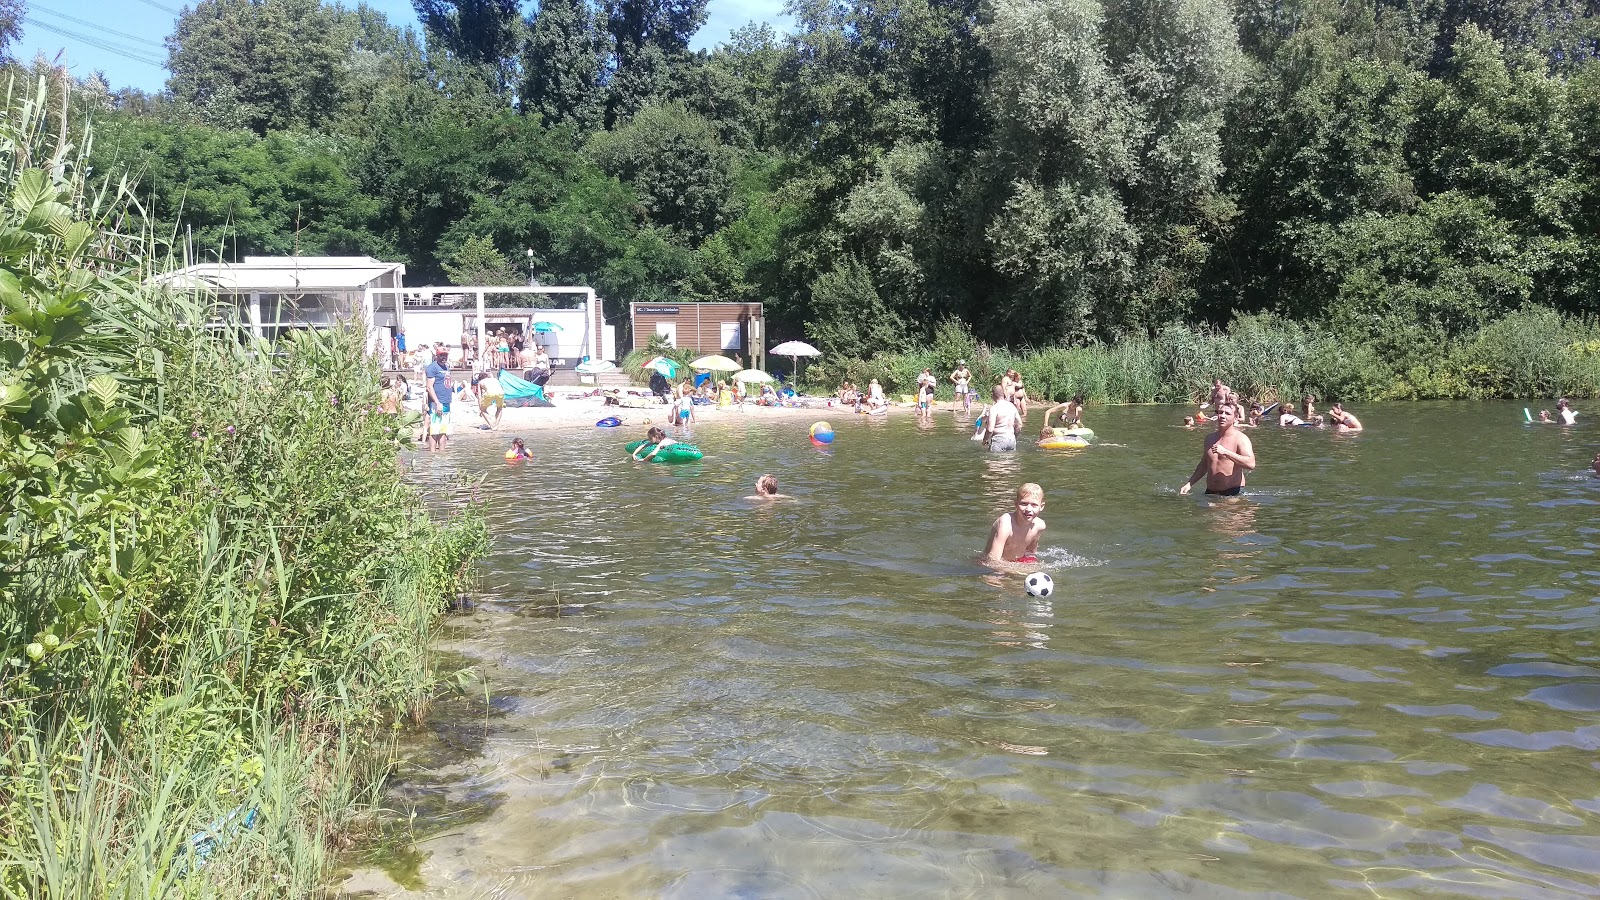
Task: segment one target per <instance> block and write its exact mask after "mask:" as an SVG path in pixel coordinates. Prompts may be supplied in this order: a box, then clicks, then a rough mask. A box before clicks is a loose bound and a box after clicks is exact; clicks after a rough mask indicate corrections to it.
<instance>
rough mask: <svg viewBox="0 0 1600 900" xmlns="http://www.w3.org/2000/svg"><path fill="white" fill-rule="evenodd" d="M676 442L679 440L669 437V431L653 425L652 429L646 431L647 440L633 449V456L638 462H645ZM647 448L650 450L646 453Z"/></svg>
mask: <svg viewBox="0 0 1600 900" xmlns="http://www.w3.org/2000/svg"><path fill="white" fill-rule="evenodd" d="M676 443H677V441H675V440H673V439H672V438H669V437H667V433H666V432H665V431H662V430H661V429H660V428H657V427H655V426H651V428H650V430H649V431H647V432H645V442H644V443H642V444H640V445H639V448H638V449H637V450H634V451H633V458H634V460H635V461H637V462H644V461H645V460H647V459H651V458H654V457H655V455H656V454H657V453H660V452H661V451H663V450H665V449H667V448H668V447H671V446H672V445H673V444H676ZM646 450H649V451H650V452H649V453H645V451H646ZM641 453H644V455H643V456H640V455H639V454H641Z"/></svg>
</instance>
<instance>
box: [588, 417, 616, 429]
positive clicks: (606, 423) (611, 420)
mask: <svg viewBox="0 0 1600 900" xmlns="http://www.w3.org/2000/svg"><path fill="white" fill-rule="evenodd" d="M621 424H622V420H621V419H619V418H617V417H616V416H606V417H605V418H604V419H601V420H600V421H598V422H596V423H594V427H596V428H616V427H617V426H618V425H621Z"/></svg>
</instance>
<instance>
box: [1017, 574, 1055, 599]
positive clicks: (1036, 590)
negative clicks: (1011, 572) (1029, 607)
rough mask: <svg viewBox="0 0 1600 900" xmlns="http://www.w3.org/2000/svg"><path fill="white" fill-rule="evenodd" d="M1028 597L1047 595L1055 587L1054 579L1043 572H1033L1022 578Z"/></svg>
mask: <svg viewBox="0 0 1600 900" xmlns="http://www.w3.org/2000/svg"><path fill="white" fill-rule="evenodd" d="M1022 583H1023V585H1025V586H1026V587H1027V588H1028V596H1030V597H1048V596H1050V594H1051V593H1052V592H1053V591H1054V590H1055V589H1056V583H1055V581H1054V580H1053V579H1052V578H1051V577H1050V576H1049V575H1048V574H1046V573H1044V572H1035V573H1033V574H1032V575H1029V576H1028V577H1027V578H1025V579H1023V581H1022Z"/></svg>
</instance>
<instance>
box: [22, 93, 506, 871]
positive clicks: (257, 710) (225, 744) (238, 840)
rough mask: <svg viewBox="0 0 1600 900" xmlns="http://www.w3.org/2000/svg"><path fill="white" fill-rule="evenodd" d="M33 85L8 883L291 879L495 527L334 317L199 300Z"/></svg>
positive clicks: (361, 778) (410, 702)
mask: <svg viewBox="0 0 1600 900" xmlns="http://www.w3.org/2000/svg"><path fill="white" fill-rule="evenodd" d="M47 101H48V98H47V97H45V96H44V94H43V93H40V94H39V95H37V96H34V97H30V98H26V99H25V100H17V99H15V98H13V100H12V101H11V102H9V103H8V104H7V112H6V114H5V116H4V119H3V121H0V169H3V171H0V176H3V178H4V190H3V191H0V197H3V198H5V199H4V200H3V201H0V303H3V304H4V312H5V318H4V324H3V325H0V358H3V362H4V368H3V370H0V467H3V468H4V471H5V472H6V473H7V480H6V483H5V485H4V487H3V488H0V491H3V494H0V496H3V498H4V499H3V505H0V519H3V522H4V528H3V531H0V644H3V647H0V895H3V896H13V897H53V898H54V897H84V898H91V897H93V898H102V897H133V896H140V897H152V896H170V895H182V896H197V897H208V896H216V897H230V898H232V897H256V896H294V897H300V896H307V895H310V894H313V893H315V892H316V890H317V889H318V886H319V884H320V882H321V880H322V879H323V878H324V877H325V876H326V872H327V860H328V854H329V852H330V850H331V849H332V848H334V847H336V846H337V843H338V842H339V841H340V840H343V839H346V838H347V837H348V836H350V835H351V834H353V833H355V832H358V831H359V828H360V826H361V823H360V821H359V817H360V816H361V814H362V812H363V810H365V809H367V808H369V806H370V804H369V802H368V801H369V800H370V796H371V795H370V792H371V791H372V790H373V789H374V787H375V785H377V784H378V782H379V779H380V777H381V775H382V772H383V770H384V767H385V765H386V757H385V752H384V751H385V747H386V744H387V738H388V735H389V734H390V730H391V728H393V727H396V726H397V724H398V723H399V722H400V721H401V720H402V719H403V718H404V717H405V716H406V715H408V714H409V713H411V712H412V711H413V710H415V709H416V707H417V704H418V703H419V702H420V701H422V700H423V699H424V698H425V697H426V696H427V694H428V692H429V691H430V690H431V688H432V679H431V675H430V672H429V667H428V659H427V655H426V648H427V644H428V641H429V637H430V635H431V633H432V630H433V628H434V625H435V622H436V620H437V618H438V615H439V613H440V612H441V611H442V609H443V606H444V603H445V601H446V599H447V598H449V597H451V596H453V594H454V592H455V591H456V590H457V589H458V587H459V585H460V583H461V581H462V579H463V577H464V573H465V571H466V567H467V566H468V565H470V563H471V561H472V560H473V559H474V558H475V556H476V555H477V554H478V553H480V552H481V550H482V548H483V546H484V545H485V543H486V536H485V533H484V530H483V527H482V524H481V521H479V520H478V519H477V518H476V517H475V516H471V515H468V516H465V517H463V518H462V519H460V520H458V521H455V522H452V523H449V524H446V525H438V524H435V523H433V522H431V521H430V520H429V519H428V517H427V516H426V515H425V514H424V513H423V512H422V511H421V509H420V500H419V498H418V497H417V496H416V494H415V493H414V491H412V490H411V489H409V488H408V487H407V486H406V485H405V484H404V483H403V482H402V480H401V477H400V473H399V470H398V467H397V465H396V454H397V453H398V450H399V441H400V440H402V439H403V437H402V435H403V434H404V432H405V431H406V429H404V428H400V427H397V426H398V423H396V422H394V421H392V420H389V419H388V418H387V417H385V416H383V415H382V414H380V413H379V412H377V398H378V391H377V383H376V373H375V371H374V370H373V369H372V368H371V367H370V366H368V365H367V364H366V362H365V360H364V359H363V358H362V355H361V350H360V342H359V340H358V339H357V338H356V337H355V336H354V335H352V334H350V333H348V332H345V331H339V330H335V331H329V332H322V333H312V334H305V335H303V336H301V337H299V338H297V339H295V340H292V341H287V342H283V343H279V344H277V345H275V346H269V345H265V344H259V343H257V342H254V341H252V340H243V341H241V340H237V339H235V338H234V337H233V336H232V335H227V336H223V335H220V334H219V333H217V332H213V331H210V330H208V329H206V328H205V327H204V323H205V322H207V321H208V320H209V319H210V318H211V313H212V310H211V309H210V308H208V307H207V306H206V305H205V304H204V303H203V302H201V301H197V300H194V299H192V298H184V297H180V296H174V295H170V294H167V293H164V292H162V291H160V290H157V289H153V288H151V287H150V286H149V285H148V281H147V279H148V277H149V276H150V275H151V274H152V272H153V271H154V270H155V269H156V268H157V267H158V265H159V260H158V259H156V258H155V256H154V255H153V254H152V252H151V250H150V246H149V244H148V243H147V242H146V241H145V240H144V234H143V232H142V230H141V224H140V223H141V221H142V220H141V217H140V216H139V215H138V210H137V209H135V208H133V207H131V206H130V205H128V203H127V202H125V200H126V198H125V197H124V195H123V194H122V192H121V191H120V190H119V186H118V185H117V184H116V183H115V182H112V183H109V184H102V185H99V186H95V185H91V184H89V183H88V182H87V181H86V179H85V178H83V177H82V176H81V175H80V174H79V173H80V171H81V170H80V164H81V154H80V152H79V151H78V150H76V149H74V148H73V147H72V146H70V145H69V144H68V143H67V141H66V140H65V139H64V138H62V137H61V135H63V134H65V133H66V129H65V128H59V125H60V122H59V119H55V118H54V117H47V116H46V115H45V114H43V113H42V112H41V110H43V109H45V108H47V107H48V106H49V103H48V102H47Z"/></svg>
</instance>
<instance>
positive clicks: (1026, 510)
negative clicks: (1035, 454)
mask: <svg viewBox="0 0 1600 900" xmlns="http://www.w3.org/2000/svg"><path fill="white" fill-rule="evenodd" d="M996 389H997V390H998V387H997V388H996ZM1014 504H1015V505H1014V507H1013V508H1012V510H1011V511H1010V512H1008V513H1006V514H1005V515H1003V516H1001V517H1000V518H998V519H995V520H994V526H993V527H992V528H990V529H989V545H988V547H987V548H986V549H985V550H984V551H983V557H982V558H981V560H980V561H981V562H983V563H985V564H986V565H990V566H993V565H995V564H996V563H998V564H1000V565H1002V566H1005V565H1008V564H1009V565H1017V564H1020V565H1036V564H1037V563H1038V562H1039V557H1038V556H1037V555H1036V554H1037V553H1038V552H1039V537H1040V535H1042V534H1044V530H1045V523H1044V520H1043V519H1041V518H1039V513H1041V512H1043V511H1044V488H1042V487H1040V486H1038V485H1037V484H1034V483H1033V482H1028V483H1027V484H1024V485H1022V486H1020V487H1018V488H1017V495H1016V499H1015V500H1014Z"/></svg>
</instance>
